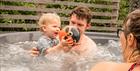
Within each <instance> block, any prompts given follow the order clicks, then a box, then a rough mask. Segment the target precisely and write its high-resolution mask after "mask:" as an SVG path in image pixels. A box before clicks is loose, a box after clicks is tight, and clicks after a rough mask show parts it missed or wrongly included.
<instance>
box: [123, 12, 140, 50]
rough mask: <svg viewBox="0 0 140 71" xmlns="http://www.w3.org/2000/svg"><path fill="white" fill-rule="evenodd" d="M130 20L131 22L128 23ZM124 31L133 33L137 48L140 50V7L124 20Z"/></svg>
mask: <svg viewBox="0 0 140 71" xmlns="http://www.w3.org/2000/svg"><path fill="white" fill-rule="evenodd" d="M128 21H129V23H127V22H128ZM123 26H124V27H125V29H124V33H125V36H127V35H128V34H129V33H132V34H133V35H134V37H135V39H136V42H137V49H138V50H139V52H140V9H137V10H135V11H133V12H131V13H130V14H128V16H127V17H126V19H125V20H124V25H123Z"/></svg>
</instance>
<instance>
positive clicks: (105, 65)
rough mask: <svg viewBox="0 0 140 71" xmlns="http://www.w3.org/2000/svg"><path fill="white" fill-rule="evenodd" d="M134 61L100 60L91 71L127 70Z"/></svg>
mask: <svg viewBox="0 0 140 71" xmlns="http://www.w3.org/2000/svg"><path fill="white" fill-rule="evenodd" d="M131 65H132V63H116V62H100V63H97V64H96V65H95V66H93V68H92V70H91V71H127V70H128V69H129V68H130V66H131Z"/></svg>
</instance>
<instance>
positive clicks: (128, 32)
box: [120, 9, 140, 62]
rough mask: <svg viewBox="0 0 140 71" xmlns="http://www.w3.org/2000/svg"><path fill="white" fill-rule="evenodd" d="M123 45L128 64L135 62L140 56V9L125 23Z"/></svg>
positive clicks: (128, 17)
mask: <svg viewBox="0 0 140 71" xmlns="http://www.w3.org/2000/svg"><path fill="white" fill-rule="evenodd" d="M120 40H121V45H122V49H123V53H124V58H125V60H126V61H127V62H135V59H134V58H136V57H139V56H140V9H138V10H135V11H133V12H131V13H130V14H128V16H127V17H126V19H125V20H124V23H123V33H122V34H121V38H120Z"/></svg>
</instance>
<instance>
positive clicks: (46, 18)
mask: <svg viewBox="0 0 140 71" xmlns="http://www.w3.org/2000/svg"><path fill="white" fill-rule="evenodd" d="M53 19H57V20H58V22H59V23H61V21H60V17H59V16H58V15H57V14H56V13H46V14H43V15H42V16H41V17H40V19H39V22H38V25H39V28H40V30H41V31H43V30H42V26H43V25H48V24H50V22H51V21H52V20H53Z"/></svg>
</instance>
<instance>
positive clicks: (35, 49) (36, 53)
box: [30, 47, 39, 56]
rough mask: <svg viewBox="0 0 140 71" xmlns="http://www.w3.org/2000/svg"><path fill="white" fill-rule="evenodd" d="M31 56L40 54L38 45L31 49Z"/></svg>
mask: <svg viewBox="0 0 140 71" xmlns="http://www.w3.org/2000/svg"><path fill="white" fill-rule="evenodd" d="M30 55H31V56H38V55H39V50H38V49H37V48H36V47H33V48H32V49H31V51H30Z"/></svg>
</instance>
